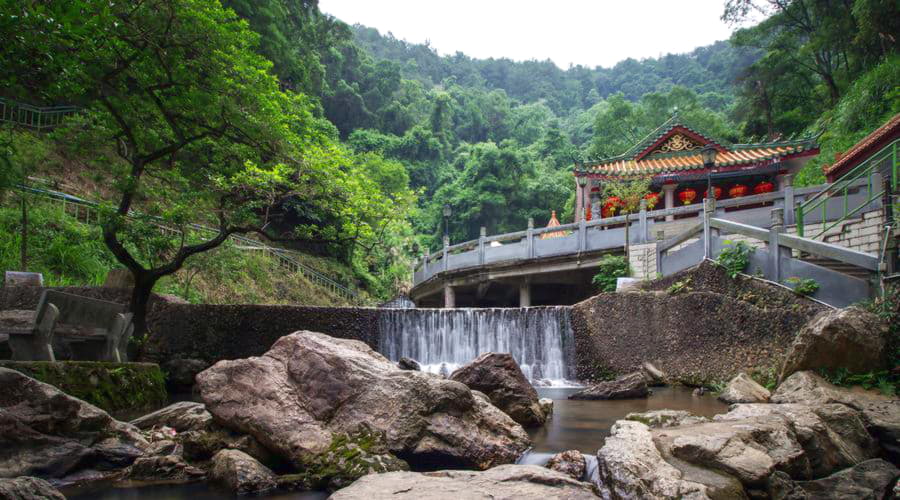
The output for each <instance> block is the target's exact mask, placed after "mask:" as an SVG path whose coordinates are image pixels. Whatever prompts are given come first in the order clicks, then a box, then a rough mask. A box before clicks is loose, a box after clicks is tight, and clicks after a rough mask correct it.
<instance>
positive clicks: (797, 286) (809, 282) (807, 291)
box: [784, 276, 819, 296]
mask: <svg viewBox="0 0 900 500" xmlns="http://www.w3.org/2000/svg"><path fill="white" fill-rule="evenodd" d="M784 281H785V283H787V284H788V286H790V287H791V288H792V289H793V290H794V292H796V293H799V294H800V295H806V296H810V295H813V294H814V293H816V292H817V291H818V290H819V282H817V281H816V280H814V279H812V278H798V277H796V276H795V277H792V278H788V279H786V280H784Z"/></svg>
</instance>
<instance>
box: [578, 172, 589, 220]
mask: <svg viewBox="0 0 900 500" xmlns="http://www.w3.org/2000/svg"><path fill="white" fill-rule="evenodd" d="M587 181H588V180H587V177H585V176H581V177H579V178H578V187H579V188H580V189H579V190H578V191H580V194H579V196H581V213H580V214H577V217H576V220H580V219H579V217H583V216H584V213H585V212H586V211H587V208H586V207H585V206H584V202H585V199H584V187H585V186H587Z"/></svg>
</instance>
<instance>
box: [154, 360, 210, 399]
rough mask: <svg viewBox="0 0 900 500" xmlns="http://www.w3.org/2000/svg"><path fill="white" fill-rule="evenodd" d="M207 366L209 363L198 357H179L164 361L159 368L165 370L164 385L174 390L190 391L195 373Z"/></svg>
mask: <svg viewBox="0 0 900 500" xmlns="http://www.w3.org/2000/svg"><path fill="white" fill-rule="evenodd" d="M208 367H209V363H207V362H206V361H203V360H200V359H180V358H179V359H173V360H170V361H166V362H165V363H163V365H162V367H161V368H162V369H163V371H164V372H166V385H168V386H169V387H170V388H171V389H173V390H176V391H186V392H190V390H191V388H193V387H194V382H195V380H196V377H197V374H198V373H200V372H202V371H203V370H205V369H207V368H208Z"/></svg>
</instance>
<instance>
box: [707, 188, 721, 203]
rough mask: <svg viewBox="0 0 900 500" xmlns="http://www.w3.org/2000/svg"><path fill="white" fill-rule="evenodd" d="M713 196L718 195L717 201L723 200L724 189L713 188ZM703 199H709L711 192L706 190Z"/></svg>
mask: <svg viewBox="0 0 900 500" xmlns="http://www.w3.org/2000/svg"><path fill="white" fill-rule="evenodd" d="M713 194H715V195H716V199H717V200H718V199H720V198H722V188H720V187H717V186H713ZM703 197H704V198H709V190H706V191H704V192H703Z"/></svg>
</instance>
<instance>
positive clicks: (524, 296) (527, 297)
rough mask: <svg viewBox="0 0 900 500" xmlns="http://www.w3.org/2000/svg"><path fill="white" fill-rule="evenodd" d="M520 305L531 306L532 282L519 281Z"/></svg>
mask: <svg viewBox="0 0 900 500" xmlns="http://www.w3.org/2000/svg"><path fill="white" fill-rule="evenodd" d="M519 307H531V283H529V282H528V281H523V282H522V283H519Z"/></svg>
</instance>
